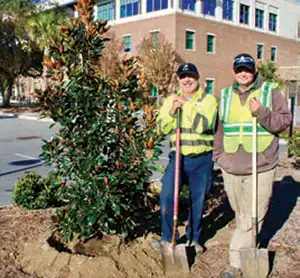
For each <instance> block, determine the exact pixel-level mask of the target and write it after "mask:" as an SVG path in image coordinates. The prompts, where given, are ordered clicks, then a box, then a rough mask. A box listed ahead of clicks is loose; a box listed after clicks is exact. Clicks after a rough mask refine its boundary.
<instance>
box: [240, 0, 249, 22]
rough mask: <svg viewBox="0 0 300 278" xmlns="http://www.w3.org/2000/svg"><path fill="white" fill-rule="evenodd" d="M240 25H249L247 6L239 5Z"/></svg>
mask: <svg viewBox="0 0 300 278" xmlns="http://www.w3.org/2000/svg"><path fill="white" fill-rule="evenodd" d="M240 23H244V24H249V6H247V5H244V4H241V5H240Z"/></svg>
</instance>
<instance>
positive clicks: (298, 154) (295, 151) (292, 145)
mask: <svg viewBox="0 0 300 278" xmlns="http://www.w3.org/2000/svg"><path fill="white" fill-rule="evenodd" d="M288 154H289V156H293V157H295V158H298V159H299V158H300V131H294V133H293V136H292V137H291V138H290V139H289V141H288Z"/></svg>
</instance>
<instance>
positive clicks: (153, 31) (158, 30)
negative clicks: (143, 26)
mask: <svg viewBox="0 0 300 278" xmlns="http://www.w3.org/2000/svg"><path fill="white" fill-rule="evenodd" d="M149 33H150V36H151V42H152V45H153V41H152V34H154V33H158V40H159V38H160V29H153V30H150V31H149Z"/></svg>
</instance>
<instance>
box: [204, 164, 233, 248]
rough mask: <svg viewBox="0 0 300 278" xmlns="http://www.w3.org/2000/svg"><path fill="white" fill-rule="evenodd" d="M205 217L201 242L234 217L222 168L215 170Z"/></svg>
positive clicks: (213, 234)
mask: <svg viewBox="0 0 300 278" xmlns="http://www.w3.org/2000/svg"><path fill="white" fill-rule="evenodd" d="M204 215H205V217H204V218H203V220H202V225H203V228H202V233H201V237H200V240H199V241H200V243H201V244H202V245H204V244H205V242H206V241H208V240H209V239H211V238H212V237H214V236H215V234H216V233H217V231H218V230H220V229H222V228H223V227H225V226H226V225H227V224H228V223H230V222H231V221H232V220H233V218H234V212H233V210H232V209H231V207H230V204H229V202H228V198H227V195H226V192H225V190H224V181H223V176H222V172H221V170H220V169H218V170H216V171H214V175H213V187H212V189H211V191H210V193H209V194H208V196H207V200H206V208H205V213H204Z"/></svg>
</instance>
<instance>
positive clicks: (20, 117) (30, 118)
mask: <svg viewBox="0 0 300 278" xmlns="http://www.w3.org/2000/svg"><path fill="white" fill-rule="evenodd" d="M16 117H17V118H19V119H23V120H30V121H39V122H49V123H54V121H53V120H52V119H50V118H43V119H41V118H39V117H36V116H26V115H16Z"/></svg>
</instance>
